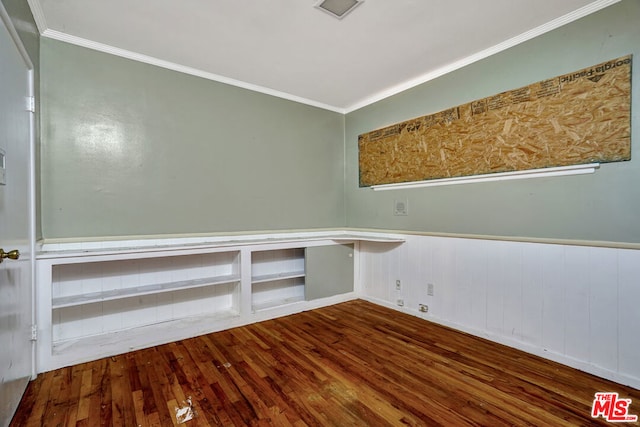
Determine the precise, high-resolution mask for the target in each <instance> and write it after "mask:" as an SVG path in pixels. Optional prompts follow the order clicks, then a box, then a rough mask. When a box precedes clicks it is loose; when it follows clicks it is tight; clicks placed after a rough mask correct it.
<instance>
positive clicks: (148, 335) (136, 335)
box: [52, 309, 239, 357]
mask: <svg viewBox="0 0 640 427" xmlns="http://www.w3.org/2000/svg"><path fill="white" fill-rule="evenodd" d="M237 317H239V312H238V310H235V309H228V310H221V311H218V312H216V313H212V314H203V315H199V316H191V317H184V318H180V319H175V320H170V321H166V322H160V323H154V324H150V325H145V326H136V327H134V328H130V329H124V330H119V331H113V332H109V333H102V334H97V335H92V336H85V337H79V338H72V339H66V340H58V341H53V342H52V354H53V355H56V356H64V355H70V356H72V355H74V354H77V353H81V354H82V353H86V349H87V348H91V349H95V350H97V354H96V355H94V356H93V357H96V356H99V355H103V354H117V353H118V352H122V349H123V348H127V349H129V350H133V349H138V348H143V347H149V346H150V345H157V344H161V343H164V342H170V341H173V340H175V339H178V338H176V337H181V336H182V334H183V332H182V331H183V330H188V331H193V329H194V327H195V328H196V329H197V330H199V331H201V332H202V333H207V332H210V328H211V325H212V324H215V322H216V321H224V320H227V321H231V320H232V319H235V318H237ZM154 337H155V338H154ZM111 347H114V348H117V350H116V351H112V349H111Z"/></svg>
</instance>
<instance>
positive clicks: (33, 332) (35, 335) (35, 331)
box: [31, 325, 38, 341]
mask: <svg viewBox="0 0 640 427" xmlns="http://www.w3.org/2000/svg"><path fill="white" fill-rule="evenodd" d="M37 340H38V325H31V341H37Z"/></svg>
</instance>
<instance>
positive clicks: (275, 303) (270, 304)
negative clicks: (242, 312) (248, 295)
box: [253, 296, 304, 312]
mask: <svg viewBox="0 0 640 427" xmlns="http://www.w3.org/2000/svg"><path fill="white" fill-rule="evenodd" d="M302 301H304V296H296V297H290V298H283V299H278V300H271V301H265V302H261V303H259V304H254V305H253V311H254V312H257V311H263V310H268V309H270V308H276V307H282V306H284V305H287V304H294V303H296V302H302Z"/></svg>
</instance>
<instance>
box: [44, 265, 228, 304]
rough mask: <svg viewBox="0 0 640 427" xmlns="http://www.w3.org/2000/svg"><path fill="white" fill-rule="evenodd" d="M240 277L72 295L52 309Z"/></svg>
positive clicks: (206, 284) (182, 288) (54, 302)
mask: <svg viewBox="0 0 640 427" xmlns="http://www.w3.org/2000/svg"><path fill="white" fill-rule="evenodd" d="M239 280H240V276H239V275H237V274H230V275H227V276H218V277H208V278H203V279H195V280H184V281H180V282H170V283H160V284H153V285H146V286H137V287H131V288H125V289H113V290H110V291H102V292H91V293H87V294H79V295H70V296H64V297H58V298H53V299H52V300H51V308H52V309H54V310H55V309H60V308H66V307H74V306H79V305H85V304H93V303H97V302H103V301H111V300H116V299H123V298H131V297H137V296H142V295H152V294H159V293H164V292H173V291H182V290H187V289H195V288H202V287H205V286H215V285H222V284H229V283H234V282H238V281H239Z"/></svg>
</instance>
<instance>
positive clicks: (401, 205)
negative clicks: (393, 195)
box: [393, 199, 409, 216]
mask: <svg viewBox="0 0 640 427" xmlns="http://www.w3.org/2000/svg"><path fill="white" fill-rule="evenodd" d="M393 214H394V215H395V216H407V215H409V201H408V200H407V199H402V200H394V201H393Z"/></svg>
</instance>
